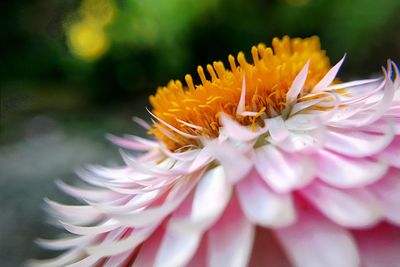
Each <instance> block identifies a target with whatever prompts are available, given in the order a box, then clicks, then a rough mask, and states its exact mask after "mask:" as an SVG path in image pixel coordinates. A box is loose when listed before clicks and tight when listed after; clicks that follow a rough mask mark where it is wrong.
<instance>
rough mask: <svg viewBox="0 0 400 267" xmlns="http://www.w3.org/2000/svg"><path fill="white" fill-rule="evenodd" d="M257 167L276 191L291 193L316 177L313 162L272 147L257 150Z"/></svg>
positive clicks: (304, 157) (267, 146)
mask: <svg viewBox="0 0 400 267" xmlns="http://www.w3.org/2000/svg"><path fill="white" fill-rule="evenodd" d="M255 153H256V156H255V159H254V160H255V167H256V169H257V171H258V173H259V174H260V175H261V177H262V178H263V179H264V180H265V181H266V182H267V184H268V185H270V186H271V187H272V188H273V189H274V190H275V191H277V192H280V193H285V192H289V191H291V190H293V189H295V188H298V187H301V186H303V185H305V184H306V183H308V182H309V181H310V180H311V179H312V178H313V177H314V167H313V164H312V162H311V161H310V160H309V159H308V158H307V157H306V156H302V155H295V154H288V153H285V152H283V151H280V150H279V149H277V148H275V147H274V146H272V145H266V146H263V147H260V148H258V149H256V152H255Z"/></svg>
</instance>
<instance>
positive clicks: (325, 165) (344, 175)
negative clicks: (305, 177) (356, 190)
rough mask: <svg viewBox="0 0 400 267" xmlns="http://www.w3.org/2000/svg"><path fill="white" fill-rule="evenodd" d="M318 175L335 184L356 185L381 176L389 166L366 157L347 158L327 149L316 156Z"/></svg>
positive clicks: (361, 184) (342, 185)
mask: <svg viewBox="0 0 400 267" xmlns="http://www.w3.org/2000/svg"><path fill="white" fill-rule="evenodd" d="M315 160H316V162H317V164H316V166H317V174H318V176H319V177H320V178H321V179H322V180H324V181H325V182H327V183H328V184H331V185H333V186H338V187H355V186H363V185H366V184H369V183H372V182H374V181H376V180H378V179H379V178H381V177H382V176H383V175H384V174H385V173H386V171H387V169H388V167H387V166H386V165H384V164H381V163H378V162H374V161H371V160H368V159H364V158H361V159H360V158H347V157H344V156H339V155H337V154H334V153H332V152H328V151H326V150H323V151H320V152H319V153H318V154H317V156H316V159H315Z"/></svg>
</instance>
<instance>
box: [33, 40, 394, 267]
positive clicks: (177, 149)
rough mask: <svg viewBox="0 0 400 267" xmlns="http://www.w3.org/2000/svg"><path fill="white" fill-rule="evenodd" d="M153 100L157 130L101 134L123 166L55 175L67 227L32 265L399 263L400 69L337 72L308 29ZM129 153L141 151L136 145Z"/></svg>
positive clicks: (57, 208)
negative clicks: (70, 199)
mask: <svg viewBox="0 0 400 267" xmlns="http://www.w3.org/2000/svg"><path fill="white" fill-rule="evenodd" d="M251 54H252V58H253V60H252V61H253V63H248V61H246V59H245V57H244V55H243V53H239V55H238V57H237V62H238V63H237V62H236V61H235V59H234V58H233V57H232V56H229V58H228V59H229V65H230V68H229V69H226V68H225V67H224V65H223V64H222V63H221V62H214V63H213V65H212V66H211V65H208V66H207V72H208V74H209V78H207V77H206V75H205V73H204V70H203V68H201V67H199V68H198V73H199V77H200V80H201V84H200V85H197V86H195V85H194V82H193V79H192V77H191V76H190V75H187V76H186V77H185V80H186V84H187V87H184V85H183V84H182V83H181V82H180V81H171V82H170V83H169V84H168V85H167V86H166V87H163V88H160V89H159V90H158V92H157V94H156V95H155V96H152V97H151V98H150V102H151V104H152V105H153V110H152V111H151V112H150V114H151V115H152V117H153V124H152V125H147V124H146V123H145V122H143V121H141V120H138V122H139V123H140V124H142V125H144V126H145V127H147V128H148V129H149V132H150V134H153V135H154V136H155V137H156V139H155V140H147V139H143V138H139V137H135V136H126V137H123V138H120V137H115V136H110V139H111V141H113V142H114V143H115V144H117V145H119V146H121V147H122V148H124V149H125V150H124V151H122V152H121V154H122V158H123V159H124V161H125V165H124V166H121V167H117V168H115V167H114V168H110V167H101V166H93V167H89V168H87V169H85V170H82V171H80V172H79V175H80V177H81V178H82V179H83V180H84V181H85V182H87V183H88V184H90V186H91V187H90V188H89V187H88V188H77V187H73V186H70V185H67V184H64V183H61V182H59V184H58V185H59V186H60V188H61V189H62V190H63V191H65V192H66V193H68V194H69V195H72V196H74V197H76V198H78V199H80V200H82V201H83V202H84V205H81V206H68V205H62V204H59V203H55V202H52V201H50V200H48V203H49V206H50V207H51V210H52V212H53V213H54V214H55V215H56V216H58V217H59V218H60V220H61V223H62V225H63V227H64V228H65V229H66V230H67V231H68V232H70V233H71V234H72V235H73V236H72V237H68V238H65V239H59V240H53V241H50V240H39V241H38V242H39V243H40V244H41V245H43V246H44V247H46V248H50V249H56V250H67V251H66V252H65V253H64V254H61V256H59V257H58V258H55V259H52V260H48V261H33V262H31V264H32V265H40V266H65V265H66V264H70V266H91V265H104V266H174V267H175V266H246V265H250V266H292V265H293V266H301V267H302V266H306V267H308V266H324V267H326V266H332V267H334V266H344V267H346V266H349V267H350V266H354V267H357V266H360V265H363V266H395V265H396V264H397V263H398V262H400V258H399V253H398V252H399V251H400V237H399V234H400V228H399V226H400V212H399V211H400V159H399V157H398V154H399V152H400V79H399V77H398V76H399V73H398V72H399V71H398V68H397V66H396V65H395V64H394V63H393V62H391V61H388V65H387V68H386V69H383V76H382V77H381V78H377V79H369V80H359V81H351V82H346V83H342V82H341V81H340V80H339V79H337V78H336V75H337V72H338V70H339V68H340V66H341V64H342V62H343V61H344V59H342V60H341V61H340V62H339V63H337V64H336V65H334V66H333V67H331V66H330V64H329V60H328V58H327V57H326V55H325V52H324V51H322V50H321V49H320V45H319V40H318V38H317V37H311V38H308V39H299V38H296V39H290V38H289V37H284V38H283V39H282V40H279V39H274V40H273V48H272V49H271V48H266V47H265V46H264V45H258V46H257V47H253V48H252V50H251ZM129 150H134V151H142V152H143V154H141V155H140V156H135V155H133V154H132V153H130V152H127V151H129Z"/></svg>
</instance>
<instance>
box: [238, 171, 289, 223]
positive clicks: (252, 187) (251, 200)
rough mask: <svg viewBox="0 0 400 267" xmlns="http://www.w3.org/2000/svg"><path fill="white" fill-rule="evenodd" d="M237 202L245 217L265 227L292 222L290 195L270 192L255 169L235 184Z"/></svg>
mask: <svg viewBox="0 0 400 267" xmlns="http://www.w3.org/2000/svg"><path fill="white" fill-rule="evenodd" d="M236 188H237V193H238V194H237V195H238V199H239V203H240V205H241V207H242V210H243V212H244V214H245V215H246V217H247V218H248V219H249V220H250V221H251V222H253V223H255V224H259V225H262V226H265V227H283V226H287V225H289V224H291V223H293V222H294V220H295V219H296V213H295V209H294V206H293V202H292V198H291V195H289V194H278V193H275V192H272V191H271V190H270V189H269V188H268V187H267V185H266V184H265V182H264V181H262V180H261V178H260V177H259V175H258V173H257V172H256V171H252V173H250V175H248V177H246V178H245V179H243V180H242V181H240V182H239V184H238V185H237V187H236Z"/></svg>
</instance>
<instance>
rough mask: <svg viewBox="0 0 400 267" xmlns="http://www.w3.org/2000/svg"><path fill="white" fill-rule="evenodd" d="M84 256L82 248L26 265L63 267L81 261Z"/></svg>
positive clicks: (30, 261)
mask: <svg viewBox="0 0 400 267" xmlns="http://www.w3.org/2000/svg"><path fill="white" fill-rule="evenodd" d="M83 255H84V253H83V251H82V249H81V248H79V249H74V250H70V251H68V252H65V253H63V254H61V255H60V256H58V257H55V258H53V259H46V260H29V261H28V262H27V263H26V265H27V266H29V267H63V266H66V265H68V264H71V263H72V262H75V261H76V260H78V259H80V258H81V257H82V256H83Z"/></svg>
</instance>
